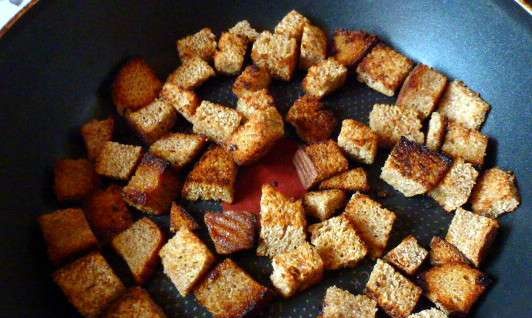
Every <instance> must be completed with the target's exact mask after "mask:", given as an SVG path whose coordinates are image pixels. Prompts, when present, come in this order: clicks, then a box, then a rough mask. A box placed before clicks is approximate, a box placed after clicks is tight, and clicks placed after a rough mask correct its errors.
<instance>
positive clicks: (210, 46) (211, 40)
mask: <svg viewBox="0 0 532 318" xmlns="http://www.w3.org/2000/svg"><path fill="white" fill-rule="evenodd" d="M176 44H177V52H178V53H179V58H180V59H181V61H184V60H186V59H188V58H190V57H194V56H197V57H199V58H201V59H204V60H205V61H209V60H211V59H212V57H213V56H214V52H215V51H216V35H214V33H212V30H211V29H209V28H203V29H201V30H199V31H198V32H196V33H194V34H192V35H188V36H186V37H183V38H181V39H179V40H177V42H176Z"/></svg>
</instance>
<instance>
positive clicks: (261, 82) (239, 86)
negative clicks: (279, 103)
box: [233, 65, 272, 98]
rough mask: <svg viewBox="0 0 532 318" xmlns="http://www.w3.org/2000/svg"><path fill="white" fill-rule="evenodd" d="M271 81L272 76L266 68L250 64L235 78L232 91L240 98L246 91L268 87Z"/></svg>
mask: <svg viewBox="0 0 532 318" xmlns="http://www.w3.org/2000/svg"><path fill="white" fill-rule="evenodd" d="M271 81H272V78H271V76H270V73H268V70H266V68H260V67H258V66H256V65H250V66H247V67H246V68H245V69H244V71H243V72H242V73H241V74H240V75H238V77H237V78H236V80H235V82H234V83H233V93H234V94H235V95H236V96H237V97H239V98H242V97H243V96H244V95H246V94H247V93H250V92H255V91H260V90H263V89H266V88H268V86H270V83H271Z"/></svg>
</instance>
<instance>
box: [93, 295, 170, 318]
mask: <svg viewBox="0 0 532 318" xmlns="http://www.w3.org/2000/svg"><path fill="white" fill-rule="evenodd" d="M142 317H146V318H148V317H149V318H166V315H165V314H164V312H163V310H162V309H161V307H159V305H157V304H156V303H155V302H154V301H153V299H152V298H151V296H150V294H148V292H147V291H146V290H144V289H143V288H141V287H133V288H131V289H129V290H128V291H127V292H126V293H125V294H124V295H122V296H121V297H120V298H118V299H117V300H116V301H115V302H114V303H113V304H111V306H109V308H108V309H107V310H106V311H105V314H104V315H103V318H142Z"/></svg>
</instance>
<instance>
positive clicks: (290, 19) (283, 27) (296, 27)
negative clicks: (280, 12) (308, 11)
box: [275, 10, 309, 41]
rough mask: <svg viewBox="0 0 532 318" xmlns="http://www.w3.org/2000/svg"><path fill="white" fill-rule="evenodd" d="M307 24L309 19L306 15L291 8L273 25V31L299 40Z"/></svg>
mask: <svg viewBox="0 0 532 318" xmlns="http://www.w3.org/2000/svg"><path fill="white" fill-rule="evenodd" d="M307 24H309V21H308V19H307V18H306V17H304V16H303V15H302V14H301V13H299V12H297V11H296V10H292V11H290V12H288V14H287V15H285V16H284V18H283V19H282V20H281V21H280V22H279V23H278V24H277V25H276V26H275V33H277V34H283V35H286V36H288V37H291V38H295V39H296V40H297V41H299V40H300V39H301V35H302V34H303V28H304V27H305V25H307Z"/></svg>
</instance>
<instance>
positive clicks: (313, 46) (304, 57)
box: [299, 24, 327, 69]
mask: <svg viewBox="0 0 532 318" xmlns="http://www.w3.org/2000/svg"><path fill="white" fill-rule="evenodd" d="M299 51H300V54H299V67H300V68H302V69H308V68H309V67H311V66H312V65H316V64H318V63H319V62H321V61H323V60H325V58H326V57H327V34H326V33H325V32H324V31H323V30H322V29H320V28H318V27H317V26H314V25H311V24H306V25H305V26H304V27H303V35H302V36H301V46H300V48H299Z"/></svg>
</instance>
